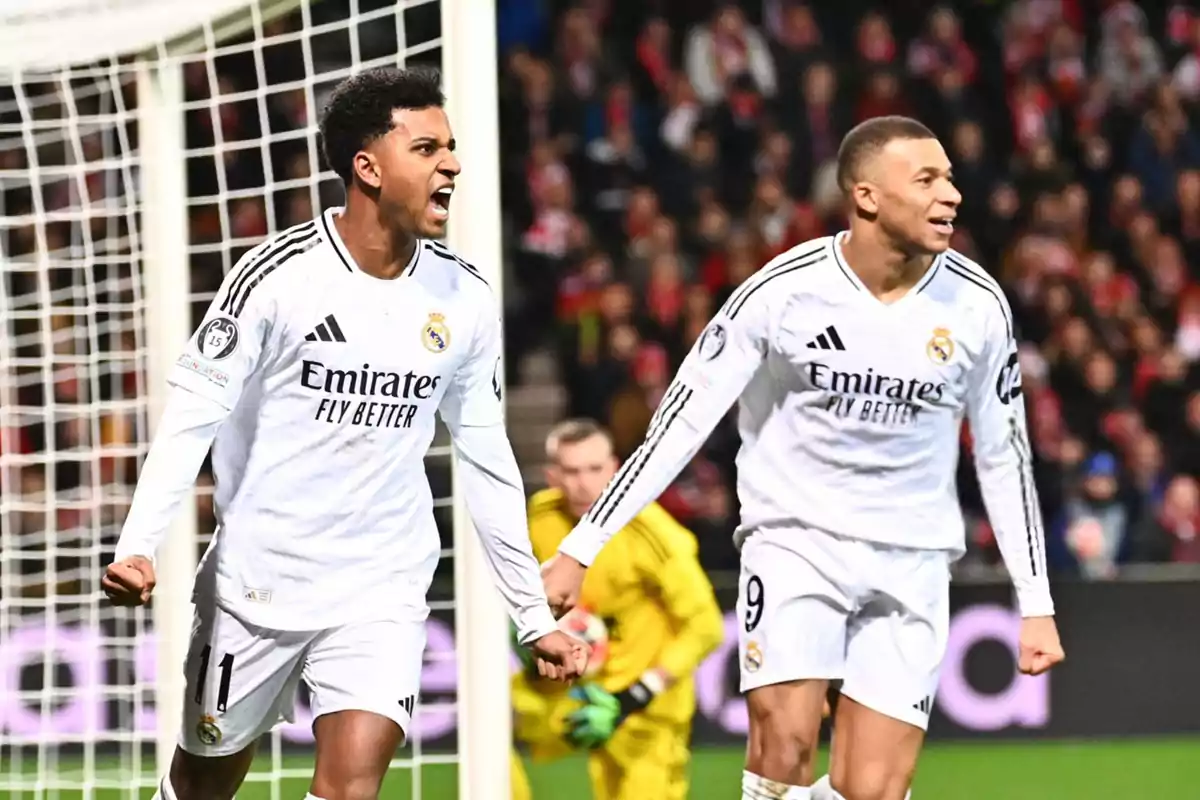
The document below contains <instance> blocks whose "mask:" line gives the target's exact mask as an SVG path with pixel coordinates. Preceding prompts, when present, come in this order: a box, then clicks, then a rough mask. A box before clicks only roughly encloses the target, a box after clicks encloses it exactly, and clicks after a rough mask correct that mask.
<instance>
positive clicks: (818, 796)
mask: <svg viewBox="0 0 1200 800" xmlns="http://www.w3.org/2000/svg"><path fill="white" fill-rule="evenodd" d="M812 800H846V798H844V797H842V795H841V794H840V793H839V792H838V791H837V790H836V789H834V788H833V786H831V785H830V783H829V776H828V775H822V776H821V778H820V780H818V781H817V782H816V783H814V784H813V785H812Z"/></svg>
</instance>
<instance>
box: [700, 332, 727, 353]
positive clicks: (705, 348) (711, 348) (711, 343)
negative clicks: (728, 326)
mask: <svg viewBox="0 0 1200 800" xmlns="http://www.w3.org/2000/svg"><path fill="white" fill-rule="evenodd" d="M726 338H727V337H726V334H725V328H724V327H722V325H721V324H720V323H717V322H714V323H713V324H712V325H709V326H708V327H707V328H705V329H704V333H702V334H700V345H699V348H698V352H699V353H700V358H702V359H704V360H705V361H712V360H713V359H714V358H716V357H717V356H719V355H721V351H723V350H724V349H725V340H726Z"/></svg>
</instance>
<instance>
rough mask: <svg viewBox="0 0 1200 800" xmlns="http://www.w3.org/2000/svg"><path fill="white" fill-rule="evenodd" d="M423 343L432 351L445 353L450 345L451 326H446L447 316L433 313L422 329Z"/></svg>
mask: <svg viewBox="0 0 1200 800" xmlns="http://www.w3.org/2000/svg"><path fill="white" fill-rule="evenodd" d="M421 344H423V345H425V349H426V350H428V351H429V352H431V353H444V352H446V348H447V347H449V346H450V328H448V327H447V326H446V317H445V316H444V315H442V314H437V313H433V314H430V315H429V319H428V320H426V322H425V327H424V328H422V329H421Z"/></svg>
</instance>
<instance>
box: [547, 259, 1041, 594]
mask: <svg viewBox="0 0 1200 800" xmlns="http://www.w3.org/2000/svg"><path fill="white" fill-rule="evenodd" d="M839 241H840V237H829V238H825V239H818V240H814V241H811V242H808V243H805V244H803V245H800V246H798V247H796V248H793V249H792V250H790V251H789V252H787V253H785V254H783V255H781V256H779V257H778V258H776V259H775V260H774V261H772V262H771V263H769V264H767V265H766V266H765V267H764V268H763V269H762V270H761V271H759V272H758V273H757V274H756V275H754V276H753V277H751V278H750V279H749V280H747V281H746V282H745V283H744V284H743V285H742V286H741V287H740V288H738V289H737V290H736V291H735V292H734V293H733V295H732V296H731V297H730V299H729V301H728V302H727V303H726V304H725V306H724V307H723V308H722V309H721V310H720V311H719V312H718V313H717V315H716V316H715V317H714V319H713V320H712V321H711V322H710V323H709V325H708V327H707V328H706V330H705V331H704V333H703V335H702V336H701V337H700V339H699V340H698V341H697V343H696V345H695V346H694V347H693V349H692V351H691V353H689V354H688V356H687V358H686V359H685V360H684V363H683V365H682V366H681V367H680V370H679V373H678V374H677V375H676V377H675V380H674V381H673V383H672V384H671V386H670V387H669V388H668V390H667V392H666V395H665V396H664V398H663V401H662V403H661V405H660V406H659V408H658V410H657V412H656V413H655V416H654V418H653V420H652V422H651V424H650V427H649V430H648V433H647V437H646V441H645V442H644V443H643V444H642V445H641V447H639V448H638V450H637V451H636V452H635V453H634V454H633V456H632V457H631V458H630V459H629V460H628V461H627V462H626V463H625V464H624V465H623V467H622V468H621V470H620V472H618V474H617V475H616V477H615V478H614V479H613V481H612V482H611V483H610V484H609V486H608V488H607V489H606V490H605V492H604V493H603V494H602V495H601V497H600V499H599V500H598V501H597V502H596V504H595V505H594V506H593V507H592V509H591V510H590V511H589V512H588V514H587V515H586V516H585V517H584V519H583V520H582V521H581V522H580V524H579V525H578V526H577V527H576V528H575V530H574V531H572V533H571V534H570V535H569V536H568V537H567V538H566V539H565V540H564V541H563V543H562V545H561V546H560V548H559V549H560V552H563V553H565V554H567V555H570V556H571V557H573V558H576V559H577V560H579V561H580V562H581V563H584V564H590V563H591V562H592V560H593V559H594V558H595V556H596V554H597V553H598V552H599V550H600V548H601V547H603V545H604V543H605V542H606V541H607V540H608V539H609V538H610V537H611V536H612V535H613V534H614V533H615V532H616V531H618V530H620V529H621V528H622V527H623V526H624V525H625V524H626V523H627V522H628V521H629V520H630V519H631V518H632V517H633V516H634V515H635V514H637V512H638V511H639V510H640V509H641V508H642V507H643V506H645V505H646V504H647V503H649V502H650V501H652V500H654V499H655V498H656V497H658V495H659V494H660V493H661V492H662V491H663V490H664V489H665V488H666V487H667V485H668V484H669V483H670V482H671V481H672V480H673V479H674V477H675V476H676V475H677V474H678V473H679V471H680V470H681V469H682V468H683V466H684V465H686V464H687V463H688V461H689V460H690V459H691V458H692V456H693V455H695V453H696V451H697V450H699V448H700V447H701V445H702V444H703V443H704V441H705V439H706V438H707V437H708V435H709V433H710V432H711V431H712V429H713V427H714V426H715V425H716V424H717V422H718V421H719V420H720V419H721V418H722V417H723V416H724V415H725V413H726V412H727V411H728V409H729V408H730V406H731V405H733V404H734V403H737V404H738V428H739V431H740V434H741V439H742V445H741V449H740V451H739V453H738V457H737V472H738V497H739V500H740V503H741V514H742V519H741V525H740V526H739V528H738V531H737V534H735V536H736V540H737V541H738V542H739V543H740V541H741V539H742V538H744V537H745V535H746V534H747V533H748V532H750V531H752V530H754V529H755V528H758V527H761V526H766V525H782V526H786V525H789V524H791V525H797V526H801V527H810V528H816V529H818V530H824V531H828V532H831V533H834V534H837V535H840V536H846V537H852V538H859V539H865V540H869V541H874V542H879V543H883V544H888V545H893V546H898V547H910V548H918V549H937V550H946V551H948V552H951V553H954V554H958V553H961V552H962V550H963V547H964V524H963V518H962V511H961V507H960V505H959V501H958V495H957V489H956V484H955V473H956V468H957V463H958V454H959V441H960V432H961V425H962V421H963V419H964V418H966V419H968V420H969V421H970V425H971V432H972V435H973V438H974V452H975V461H976V467H977V470H978V473H979V480H980V485H981V486H982V490H983V495H984V500H985V503H986V505H987V509H988V514H989V517H990V518H991V522H992V526H993V528H994V529H995V531H996V536H997V539H998V540H999V543H1000V549H1001V552H1002V554H1003V557H1004V561H1005V564H1006V566H1007V568H1008V570H1009V573H1010V574H1011V576H1012V579H1013V582H1014V585H1015V587H1016V591H1017V597H1018V602H1019V605H1020V608H1021V611H1022V613H1023V614H1024V615H1026V616H1041V615H1047V614H1052V613H1053V608H1054V606H1053V602H1052V600H1051V597H1050V590H1049V584H1048V582H1047V579H1046V562H1045V545H1044V537H1043V531H1042V522H1041V513H1040V510H1039V506H1038V501H1037V494H1036V490H1035V487H1034V483H1033V473H1032V463H1031V456H1030V448H1029V445H1028V437H1027V434H1026V423H1025V410H1024V403H1023V402H1022V399H1021V392H1020V387H1021V382H1020V374H1019V368H1018V365H1017V357H1016V342H1015V338H1014V333H1013V320H1012V312H1011V310H1010V309H1009V306H1008V302H1007V300H1006V299H1005V297H1004V293H1003V291H1002V290H1001V289H1000V287H999V285H998V284H996V282H995V281H994V280H993V279H992V278H991V277H989V276H988V275H987V273H986V272H985V271H984V270H983V269H982V268H981V267H979V265H977V264H975V263H974V262H972V261H970V260H969V259H967V258H966V257H964V256H962V255H961V254H959V253H957V252H955V251H949V252H947V253H944V254H942V255H940V256H939V257H938V258H937V259H936V260H935V261H934V263H933V265H932V266H931V267H930V269H929V271H928V272H927V273H926V275H925V276H924V278H923V279H922V280H921V282H920V283H919V284H918V285H917V286H915V287H914V288H913V289H912V290H911V291H910V292H909V293H908V295H906V296H905V297H904V298H902V299H901V300H899V301H897V302H893V303H891V304H884V303H881V302H880V301H879V300H877V299H876V298H875V297H874V296H873V295H872V294H871V293H870V292H869V291H868V290H867V289H866V288H865V287H864V286H863V285H862V284H861V283H860V282H859V280H858V278H857V277H856V276H855V274H854V272H853V271H852V270H851V269H850V268H849V267H848V266H847V265H846V264H845V262H844V261H843V259H842V256H841V246H840V243H839Z"/></svg>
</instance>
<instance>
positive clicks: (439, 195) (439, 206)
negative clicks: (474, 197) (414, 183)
mask: <svg viewBox="0 0 1200 800" xmlns="http://www.w3.org/2000/svg"><path fill="white" fill-rule="evenodd" d="M452 194H454V187H453V186H443V187H442V188H441V189H438V190H437V191H436V192H434V193H433V194H431V195H430V196H429V213H430V214H432V215H433V216H434V217H435V218H436V219H447V218H449V216H450V195H452Z"/></svg>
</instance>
